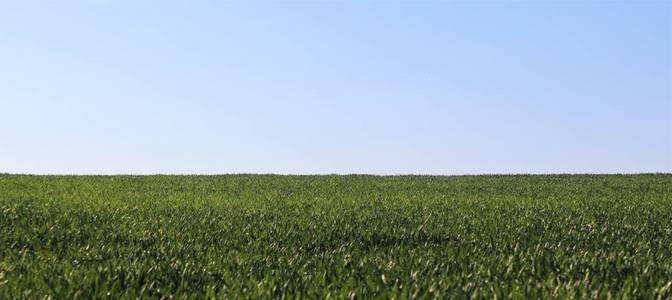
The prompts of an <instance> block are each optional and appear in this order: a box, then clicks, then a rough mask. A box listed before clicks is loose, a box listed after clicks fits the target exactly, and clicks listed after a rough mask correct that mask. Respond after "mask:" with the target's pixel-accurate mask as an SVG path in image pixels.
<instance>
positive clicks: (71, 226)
mask: <svg viewBox="0 0 672 300" xmlns="http://www.w3.org/2000/svg"><path fill="white" fill-rule="evenodd" d="M671 192H672V175H669V174H668V175H663V174H657V175H654V174H652V175H628V176H624V175H600V176H594V175H552V176H456V177H440V176H389V177H377V176H354V175H353V176H272V175H229V176H24V175H22V176H19V175H0V298H22V297H26V298H43V297H44V296H49V295H51V296H53V297H54V298H56V299H70V298H77V297H79V298H92V297H105V296H108V295H109V296H112V297H125V298H136V297H139V296H140V297H143V296H144V297H149V298H156V297H162V296H166V297H169V296H171V295H172V296H176V297H178V298H183V297H196V298H203V297H211V296H212V297H223V298H240V297H249V298H258V297H263V298H270V297H273V298H280V297H282V296H289V297H291V298H294V297H296V296H304V297H307V298H351V297H354V298H371V297H378V298H384V299H386V298H391V297H395V298H410V297H429V298H493V297H497V298H519V299H524V298H582V299H583V298H600V299H604V298H608V297H612V298H643V299H656V298H658V299H669V298H671V297H672V287H671V286H672V199H671V195H672V194H671Z"/></svg>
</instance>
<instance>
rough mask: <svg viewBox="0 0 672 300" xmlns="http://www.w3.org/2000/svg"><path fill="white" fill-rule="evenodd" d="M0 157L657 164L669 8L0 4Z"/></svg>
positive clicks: (250, 166)
mask: <svg viewBox="0 0 672 300" xmlns="http://www.w3.org/2000/svg"><path fill="white" fill-rule="evenodd" d="M0 172H11V173H50V174H63V173H67V174H72V173H77V174H118V173H133V174H152V173H205V174H212V173H239V172H245V173H292V174H295V173H296V174H313V173H372V174H407V173H413V174H480V173H573V172H580V173H614V172H618V173H622V172H626V173H629V172H672V4H671V2H666V1H661V2H630V3H625V2H598V1H595V2H592V1H591V2H588V1H586V2H555V3H550V2H543V3H542V2H538V3H533V2H492V3H486V2H479V3H477V4H469V3H466V2H465V3H457V2H444V3H441V2H427V3H411V2H370V3H362V2H345V1H343V2H341V1H335V2H285V3H282V2H261V1H256V2H252V3H249V2H248V3H243V2H223V1H178V2H170V1H75V0H71V1H7V2H2V3H0Z"/></svg>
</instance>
